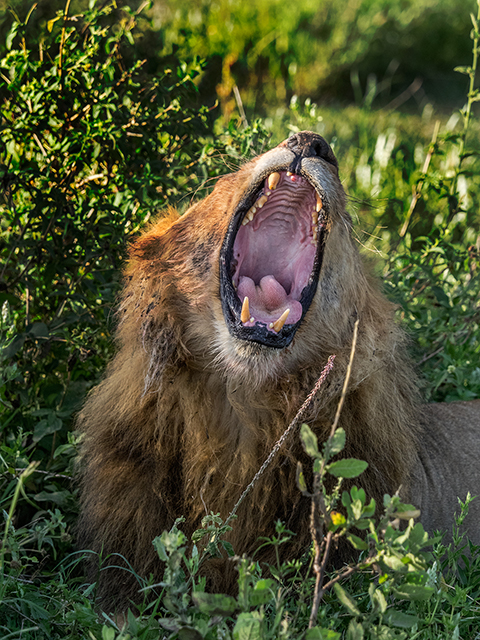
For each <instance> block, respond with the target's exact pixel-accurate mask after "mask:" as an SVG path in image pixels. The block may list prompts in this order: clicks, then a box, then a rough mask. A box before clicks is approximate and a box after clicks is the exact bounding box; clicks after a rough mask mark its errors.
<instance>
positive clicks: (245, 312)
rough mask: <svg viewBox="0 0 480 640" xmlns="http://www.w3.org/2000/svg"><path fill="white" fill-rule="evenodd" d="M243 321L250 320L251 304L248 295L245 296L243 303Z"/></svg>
mask: <svg viewBox="0 0 480 640" xmlns="http://www.w3.org/2000/svg"><path fill="white" fill-rule="evenodd" d="M240 319H241V321H242V322H243V323H244V324H245V322H248V321H249V320H250V305H249V303H248V297H247V296H245V298H244V299H243V304H242V315H241V316H240Z"/></svg>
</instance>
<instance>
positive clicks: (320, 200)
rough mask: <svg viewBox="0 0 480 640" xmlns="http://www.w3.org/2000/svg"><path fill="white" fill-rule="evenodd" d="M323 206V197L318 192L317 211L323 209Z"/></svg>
mask: <svg viewBox="0 0 480 640" xmlns="http://www.w3.org/2000/svg"><path fill="white" fill-rule="evenodd" d="M322 207H323V202H322V199H321V198H320V196H319V195H318V193H317V207H316V209H317V212H318V211H321V209H322Z"/></svg>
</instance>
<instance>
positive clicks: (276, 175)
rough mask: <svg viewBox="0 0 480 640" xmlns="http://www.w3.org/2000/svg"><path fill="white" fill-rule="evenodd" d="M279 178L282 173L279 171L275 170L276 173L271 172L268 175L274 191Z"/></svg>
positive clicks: (269, 183) (269, 185) (269, 184)
mask: <svg viewBox="0 0 480 640" xmlns="http://www.w3.org/2000/svg"><path fill="white" fill-rule="evenodd" d="M279 180H280V174H279V173H278V172H277V171H275V173H271V174H270V175H269V176H268V188H269V189H270V190H271V191H273V190H274V189H275V188H276V186H277V184H278V181H279Z"/></svg>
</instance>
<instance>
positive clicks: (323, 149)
mask: <svg viewBox="0 0 480 640" xmlns="http://www.w3.org/2000/svg"><path fill="white" fill-rule="evenodd" d="M280 146H282V147H283V146H285V147H287V149H290V151H291V152H292V153H294V154H295V156H296V158H295V164H296V165H298V164H299V163H300V161H301V160H302V158H322V159H323V160H326V161H327V162H329V163H330V164H332V165H333V166H334V167H335V168H336V169H337V170H338V162H337V159H336V158H335V155H334V153H333V151H332V149H331V147H330V145H329V144H328V142H327V141H326V140H325V139H324V138H322V136H320V135H318V133H314V132H313V131H300V132H299V133H294V134H293V135H292V136H290V137H289V138H288V139H287V140H285V141H284V142H282V143H281V145H280Z"/></svg>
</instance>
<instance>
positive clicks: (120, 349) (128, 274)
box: [78, 131, 480, 609]
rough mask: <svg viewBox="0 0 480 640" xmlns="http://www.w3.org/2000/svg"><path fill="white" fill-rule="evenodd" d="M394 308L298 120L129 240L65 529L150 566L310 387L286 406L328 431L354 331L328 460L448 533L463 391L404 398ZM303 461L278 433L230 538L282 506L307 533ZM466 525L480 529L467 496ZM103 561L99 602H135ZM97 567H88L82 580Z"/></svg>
mask: <svg viewBox="0 0 480 640" xmlns="http://www.w3.org/2000/svg"><path fill="white" fill-rule="evenodd" d="M394 311H395V308H394V305H393V304H392V303H391V302H389V301H388V300H387V299H386V298H385V296H384V295H383V294H382V292H381V286H380V284H379V282H378V281H377V280H376V279H375V278H374V277H373V276H372V275H371V274H370V270H369V267H368V265H367V264H366V262H365V261H364V259H363V258H362V257H361V255H360V253H359V251H358V250H357V244H356V242H355V241H354V239H353V238H352V220H351V218H350V216H349V214H348V213H347V211H346V196H345V193H344V190H343V188H342V185H341V182H340V179H339V173H338V163H337V160H336V158H335V155H334V154H333V152H332V149H331V148H330V146H329V145H328V143H327V142H326V141H325V140H324V139H323V138H322V137H321V136H319V135H317V134H316V133H312V132H309V131H304V132H300V133H297V134H295V135H292V136H291V137H290V138H288V139H287V140H285V141H284V142H282V143H281V144H280V145H278V146H277V147H275V148H274V149H272V150H270V151H268V152H266V153H264V154H263V155H260V156H258V157H256V158H254V159H253V160H251V161H250V162H248V163H247V164H245V165H244V166H243V167H242V168H241V169H240V170H239V171H237V172H236V173H232V174H230V175H226V176H223V177H221V178H220V179H219V180H218V181H217V183H216V186H215V188H214V189H213V191H212V193H210V195H208V196H207V197H206V198H205V199H203V200H202V201H200V202H197V203H196V204H193V206H191V207H190V208H189V209H188V211H187V212H186V213H185V214H184V215H183V216H179V214H178V213H177V212H176V211H174V210H173V209H172V210H170V211H169V212H168V214H167V215H166V216H164V217H163V218H162V219H160V220H159V221H158V222H157V223H155V224H153V225H152V226H150V227H149V228H148V229H147V230H146V231H145V232H144V233H143V235H141V236H140V237H139V238H138V240H137V241H136V242H134V243H133V245H132V246H131V248H130V256H129V262H128V265H127V267H126V270H125V286H124V290H123V294H122V297H121V302H120V304H119V308H118V329H117V334H116V340H117V354H116V356H115V357H114V359H113V361H112V362H111V363H110V365H109V366H108V369H107V372H106V375H105V378H104V380H103V382H101V384H99V385H98V386H97V387H96V388H95V389H94V390H93V391H92V392H91V393H90V395H89V397H88V399H87V401H86V404H85V406H84V408H83V410H82V412H81V414H80V416H79V428H80V430H81V432H82V433H83V434H84V437H83V444H82V452H81V467H82V473H81V515H80V521H79V526H78V543H79V545H80V547H81V548H84V549H91V550H93V551H95V552H97V553H98V554H100V555H101V556H102V558H107V557H108V556H109V554H119V556H121V557H123V558H124V559H125V561H126V562H128V564H129V565H130V566H131V567H132V568H133V569H134V570H135V571H136V572H137V573H138V574H140V575H142V576H148V575H150V574H153V575H154V576H155V577H156V578H157V579H161V576H162V571H163V568H162V563H161V562H160V560H159V558H158V556H157V554H156V552H155V549H154V547H153V545H152V540H153V539H154V538H155V537H156V536H158V535H159V534H160V533H161V532H162V531H163V530H165V529H169V528H170V527H171V526H172V525H173V523H174V522H175V520H176V519H177V518H178V517H179V516H184V518H185V521H184V523H183V524H182V528H183V530H184V532H185V533H186V534H187V535H190V534H191V533H192V532H193V531H195V530H196V529H197V528H199V527H200V525H201V521H202V518H203V517H204V516H205V515H206V514H209V513H210V512H213V513H219V514H220V516H221V517H222V518H226V517H227V516H228V514H229V513H230V511H231V510H232V508H233V506H234V505H235V504H236V502H237V500H238V498H239V496H240V495H241V494H242V492H243V491H244V489H245V487H246V486H247V485H248V484H249V482H250V481H251V480H252V478H253V477H254V475H255V473H256V472H257V470H258V469H259V467H260V466H261V464H262V463H263V461H264V460H265V459H266V458H267V456H268V454H269V453H270V451H271V450H272V447H273V446H274V444H275V442H276V441H277V440H278V438H279V437H280V436H281V435H282V434H283V432H284V430H285V428H286V427H287V425H288V424H289V423H290V421H291V420H292V418H293V417H294V416H295V414H296V412H297V410H298V408H299V407H300V405H301V404H302V402H303V401H304V399H305V397H306V396H307V395H308V393H309V391H310V390H311V389H312V388H313V387H314V385H315V382H316V381H317V379H318V378H319V375H320V373H321V372H322V370H323V368H324V366H325V364H326V362H327V360H328V358H329V356H330V355H332V354H335V356H336V360H335V364H334V367H333V370H332V372H331V373H330V375H329V376H328V378H327V379H326V382H325V383H324V384H323V385H322V386H321V387H320V390H319V392H318V394H317V395H316V397H315V400H314V402H312V403H311V405H310V407H309V409H308V415H306V416H305V417H304V421H305V422H307V423H308V424H309V425H310V427H311V428H312V429H313V431H314V432H315V433H316V434H317V436H318V437H319V438H325V437H326V435H327V434H328V432H329V430H330V428H331V424H332V421H333V418H334V414H335V410H336V408H337V404H338V401H339V397H340V394H341V390H342V386H343V382H344V378H345V374H346V369H347V365H348V361H349V355H350V349H351V343H352V335H353V328H354V324H355V322H356V320H357V319H358V321H359V325H358V340H357V345H356V351H355V357H354V360H353V368H352V373H351V379H350V384H349V388H348V393H347V396H346V398H345V404H344V407H343V410H342V413H341V417H340V423H339V424H340V426H341V427H343V429H345V431H346V434H347V443H346V448H345V451H344V455H346V456H349V457H356V458H361V459H363V460H366V461H367V462H368V465H369V466H368V468H367V470H366V471H365V472H364V474H362V476H361V477H360V478H358V479H357V481H358V483H360V484H361V485H362V486H363V487H364V489H365V490H366V492H367V495H369V496H370V497H373V498H375V499H376V500H377V502H380V503H381V501H382V498H383V495H384V494H385V493H389V494H390V495H392V494H393V493H394V492H396V491H397V490H398V489H399V488H400V487H401V488H402V496H403V497H404V498H405V499H406V500H407V501H409V502H412V503H413V504H415V505H418V507H420V509H421V511H422V521H423V524H424V525H425V527H426V528H427V529H429V530H430V531H433V530H435V529H437V528H438V529H444V530H445V529H449V528H450V527H451V524H452V522H453V513H454V511H455V509H456V507H457V496H459V497H460V498H462V499H464V498H465V496H466V494H467V492H468V491H471V492H472V493H480V470H479V464H478V460H479V459H480V446H479V443H480V437H479V435H480V401H478V400H477V401H472V402H469V403H462V402H459V403H453V404H450V405H444V404H437V405H428V406H421V405H420V404H419V397H418V392H417V382H416V377H415V375H414V372H413V370H412V366H411V364H410V362H409V359H408V357H407V356H406V347H407V341H406V338H405V335H404V333H403V331H402V330H401V329H400V328H399V327H398V326H397V325H396V324H395V322H394ZM297 461H301V462H302V463H303V465H304V468H306V467H308V466H309V463H308V459H307V458H306V454H305V453H304V451H303V448H302V446H301V443H300V438H299V437H298V435H297V437H294V438H291V439H290V440H288V441H287V442H286V443H285V445H284V446H283V448H282V449H281V451H280V453H279V454H278V455H277V457H276V459H275V461H274V463H273V464H272V465H271V466H270V467H269V468H268V469H267V471H266V472H265V474H264V475H263V476H262V477H261V478H260V480H259V481H258V482H257V483H256V484H255V486H254V487H253V490H252V491H251V492H250V494H249V495H248V496H247V498H246V499H245V500H244V502H243V503H242V504H241V506H240V508H239V510H238V520H237V521H236V522H234V524H233V529H232V531H231V532H230V534H229V538H228V539H229V541H230V542H231V543H232V545H233V548H234V550H235V552H236V553H237V554H244V553H245V554H252V553H253V551H254V550H255V548H256V546H257V540H258V538H259V537H260V536H270V535H272V534H273V533H274V531H275V522H276V521H277V520H282V521H283V522H284V523H285V524H286V526H287V527H288V528H289V529H291V530H292V531H293V532H294V533H295V534H296V535H295V538H294V544H292V545H291V546H290V547H289V550H288V551H287V552H286V553H287V554H290V556H291V557H293V554H295V553H298V551H299V550H302V549H303V550H304V549H306V548H308V545H309V542H310V533H309V527H308V517H309V511H310V503H309V500H308V499H307V498H305V497H304V496H302V494H301V493H300V491H299V490H298V488H297V486H296V482H295V475H296V465H297ZM470 510H471V513H470V518H471V521H472V522H473V523H475V525H474V527H471V529H470V530H469V534H470V535H471V538H472V539H473V540H474V541H477V542H480V528H479V526H478V522H479V521H480V510H479V507H478V506H477V504H476V503H475V501H474V502H473V504H472V505H471V508H470ZM119 556H115V558H114V560H113V561H112V560H110V561H109V562H110V564H111V565H115V566H112V567H110V568H108V569H107V570H106V571H102V574H101V575H102V576H103V577H102V578H101V580H100V584H99V593H100V596H101V598H102V600H101V602H102V605H103V606H105V607H108V606H114V607H117V608H119V609H121V608H126V607H127V606H128V604H129V602H130V601H132V600H133V601H135V599H138V595H137V590H138V585H137V583H136V580H135V578H134V577H132V573H131V572H129V571H127V570H125V569H124V568H122V567H120V566H119V565H120V564H121V561H120V559H119ZM215 562H217V564H215V563H214V562H212V565H211V569H210V574H209V580H210V583H209V584H210V586H211V588H212V589H216V590H219V591H231V590H232V589H233V586H232V585H233V584H234V583H235V577H236V576H235V567H234V565H233V563H232V562H228V561H225V562H224V563H223V564H222V563H221V562H220V563H219V562H218V561H215ZM97 571H98V562H97V563H95V562H92V564H91V577H92V579H95V576H96V572H97Z"/></svg>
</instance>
